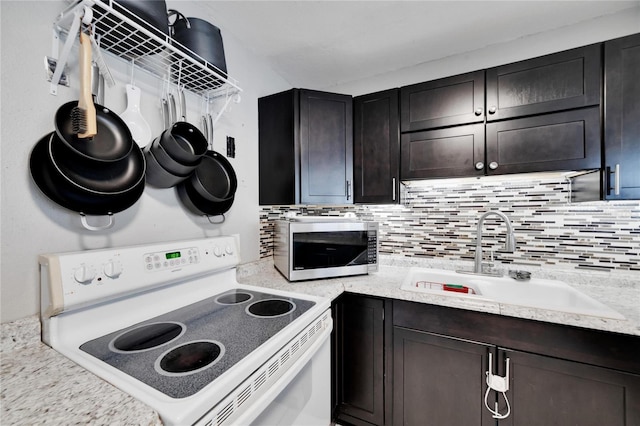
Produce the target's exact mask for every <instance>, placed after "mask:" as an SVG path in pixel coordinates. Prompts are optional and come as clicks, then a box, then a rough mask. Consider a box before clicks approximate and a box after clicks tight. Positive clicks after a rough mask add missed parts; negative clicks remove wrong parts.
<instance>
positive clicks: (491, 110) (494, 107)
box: [489, 105, 498, 114]
mask: <svg viewBox="0 0 640 426" xmlns="http://www.w3.org/2000/svg"><path fill="white" fill-rule="evenodd" d="M497 110H498V109H497V108H496V106H495V105H492V106H490V107H489V114H495V113H496V111H497Z"/></svg>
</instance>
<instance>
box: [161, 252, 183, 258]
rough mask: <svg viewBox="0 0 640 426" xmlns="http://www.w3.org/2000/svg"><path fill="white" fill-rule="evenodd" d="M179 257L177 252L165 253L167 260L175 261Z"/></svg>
mask: <svg viewBox="0 0 640 426" xmlns="http://www.w3.org/2000/svg"><path fill="white" fill-rule="evenodd" d="M180 256H181V254H180V252H179V251H173V252H171V253H166V254H165V257H166V258H167V260H168V259H177V258H179V257H180Z"/></svg>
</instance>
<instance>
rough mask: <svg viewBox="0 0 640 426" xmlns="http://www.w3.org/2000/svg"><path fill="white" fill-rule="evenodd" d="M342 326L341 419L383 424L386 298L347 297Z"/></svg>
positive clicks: (341, 307)
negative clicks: (384, 299)
mask: <svg viewBox="0 0 640 426" xmlns="http://www.w3.org/2000/svg"><path fill="white" fill-rule="evenodd" d="M338 327H339V330H338V333H337V334H338V383H339V385H338V389H337V393H338V407H337V408H338V418H339V419H342V420H346V421H347V422H349V423H352V422H354V418H355V419H359V420H364V421H366V422H367V423H371V424H375V425H383V424H384V370H385V369H384V367H385V366H384V301H383V300H380V299H373V298H368V297H359V296H345V297H344V298H343V300H342V301H341V303H340V304H339V318H338Z"/></svg>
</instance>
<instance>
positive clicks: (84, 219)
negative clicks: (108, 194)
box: [80, 213, 114, 231]
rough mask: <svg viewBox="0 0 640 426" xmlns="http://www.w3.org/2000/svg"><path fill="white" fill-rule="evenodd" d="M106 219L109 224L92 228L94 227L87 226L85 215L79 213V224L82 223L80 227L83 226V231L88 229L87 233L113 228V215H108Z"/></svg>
mask: <svg viewBox="0 0 640 426" xmlns="http://www.w3.org/2000/svg"><path fill="white" fill-rule="evenodd" d="M108 217H109V222H108V223H107V224H105V225H100V226H94V225H89V222H88V221H87V215H86V214H84V213H80V222H82V226H84V227H85V229H88V230H89V231H104V230H105V229H109V228H111V227H113V224H114V221H113V213H109V214H108Z"/></svg>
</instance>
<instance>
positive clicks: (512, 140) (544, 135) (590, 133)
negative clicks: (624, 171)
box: [486, 106, 601, 175]
mask: <svg viewBox="0 0 640 426" xmlns="http://www.w3.org/2000/svg"><path fill="white" fill-rule="evenodd" d="M486 132H487V133H486V138H487V143H486V147H487V174H488V175H500V174H507V173H526V172H544V171H549V170H585V169H598V168H600V163H601V156H600V152H601V143H600V108H599V107H597V106H595V107H591V108H581V109H575V110H570V111H563V112H557V113H553V114H545V115H537V116H533V117H525V118H516V119H513V120H504V121H496V122H491V123H487V125H486Z"/></svg>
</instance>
